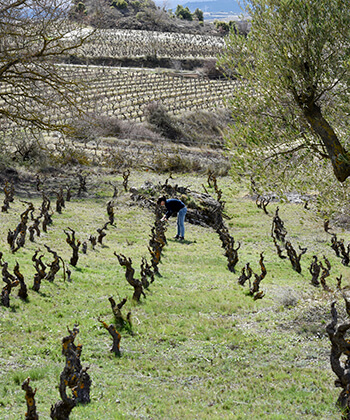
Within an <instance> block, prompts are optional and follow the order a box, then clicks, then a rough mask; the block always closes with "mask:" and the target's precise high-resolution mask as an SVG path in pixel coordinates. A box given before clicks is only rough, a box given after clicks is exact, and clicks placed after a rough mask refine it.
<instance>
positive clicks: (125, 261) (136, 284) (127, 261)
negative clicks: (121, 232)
mask: <svg viewBox="0 0 350 420" xmlns="http://www.w3.org/2000/svg"><path fill="white" fill-rule="evenodd" d="M114 255H115V256H116V257H117V258H118V261H119V264H120V265H121V266H123V267H125V268H126V271H125V277H126V280H127V282H128V283H129V284H130V285H131V286H132V287H133V288H134V294H133V296H132V298H133V299H134V300H136V301H137V302H139V301H140V297H141V295H142V296H143V297H146V295H145V292H144V291H143V286H142V283H141V281H140V280H138V279H135V278H134V273H135V270H134V269H133V267H132V260H131V258H126V257H125V256H124V255H122V254H120V255H118V254H117V253H116V252H114Z"/></svg>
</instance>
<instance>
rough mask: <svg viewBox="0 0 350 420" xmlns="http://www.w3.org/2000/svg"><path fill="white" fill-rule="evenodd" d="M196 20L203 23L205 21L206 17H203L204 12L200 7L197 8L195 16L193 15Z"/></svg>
mask: <svg viewBox="0 0 350 420" xmlns="http://www.w3.org/2000/svg"><path fill="white" fill-rule="evenodd" d="M192 16H193V17H194V18H195V19H198V20H199V21H200V22H203V21H204V16H203V11H202V10H200V9H198V7H197V9H196V10H195V11H194V12H193V15H192Z"/></svg>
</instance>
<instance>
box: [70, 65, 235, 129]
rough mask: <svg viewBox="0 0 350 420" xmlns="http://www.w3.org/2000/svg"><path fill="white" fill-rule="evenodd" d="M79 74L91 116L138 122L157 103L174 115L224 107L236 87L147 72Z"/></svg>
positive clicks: (106, 70)
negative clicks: (103, 115)
mask: <svg viewBox="0 0 350 420" xmlns="http://www.w3.org/2000/svg"><path fill="white" fill-rule="evenodd" d="M79 70H80V71H82V72H84V74H85V77H86V80H88V83H87V86H88V92H87V95H86V102H85V103H84V102H83V103H82V104H83V106H84V107H86V109H88V111H89V112H92V111H98V112H100V113H101V114H106V115H109V116H111V115H113V116H116V117H119V118H121V119H129V120H136V121H142V120H143V119H144V107H145V106H146V105H147V104H149V103H150V102H153V101H156V102H161V103H162V104H163V106H164V107H165V108H166V109H167V111H168V112H170V113H172V114H179V113H182V112H185V111H193V110H197V109H206V110H213V109H215V108H220V107H224V100H225V98H227V97H231V96H232V94H233V92H234V88H235V83H236V82H235V81H232V80H231V81H230V80H226V79H224V80H209V79H206V78H201V77H197V76H196V75H194V76H192V75H189V76H187V77H186V76H185V75H183V74H178V75H177V74H174V73H169V72H162V71H149V70H144V69H122V68H118V69H116V68H106V67H88V68H86V67H81V68H80V69H79ZM65 71H66V72H67V73H70V72H72V74H73V73H76V72H77V68H76V67H74V68H72V67H66V68H65Z"/></svg>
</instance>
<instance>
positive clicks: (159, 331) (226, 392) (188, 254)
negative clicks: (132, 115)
mask: <svg viewBox="0 0 350 420" xmlns="http://www.w3.org/2000/svg"><path fill="white" fill-rule="evenodd" d="M147 176H148V175H146V177H147ZM149 176H150V177H152V181H153V182H164V179H163V178H161V177H157V176H156V175H154V174H152V175H151V174H150V175H149ZM109 179H110V178H109ZM144 180H145V174H144V173H140V174H138V173H133V174H132V176H131V179H130V183H129V185H130V186H136V187H139V186H140V185H141V184H142V183H143V182H144ZM116 182H120V181H119V180H118V181H116ZM171 182H172V183H177V184H179V185H186V186H187V185H191V188H192V189H194V190H196V189H197V190H198V191H202V187H201V185H202V184H205V183H206V178H204V177H203V178H201V177H200V176H198V177H195V176H193V177H192V176H190V175H182V176H177V178H176V179H175V180H171ZM218 183H219V186H220V188H221V189H222V190H223V198H224V199H225V201H226V213H227V215H228V216H230V219H229V220H226V225H227V226H228V227H229V230H230V233H231V234H232V236H234V238H235V240H236V243H238V242H240V243H241V248H240V250H239V251H238V252H239V257H240V261H239V263H238V265H237V273H236V274H233V273H230V272H229V271H228V269H227V261H226V259H225V257H224V255H223V249H222V248H221V243H220V240H219V237H218V235H217V233H216V232H215V231H214V230H213V229H207V228H203V227H200V226H194V225H189V224H188V223H187V224H186V229H187V231H186V239H187V241H186V242H185V243H183V244H182V243H178V242H175V241H173V240H172V239H171V238H172V236H173V235H174V233H175V220H171V221H170V223H169V226H168V231H167V237H168V245H167V246H166V248H165V250H164V253H163V256H162V262H161V264H160V273H161V277H156V280H155V282H154V283H153V284H151V285H150V287H149V290H148V291H147V292H146V295H147V297H146V299H144V298H142V300H141V302H140V303H139V304H137V303H135V302H133V301H132V299H131V296H132V290H131V287H130V286H129V285H128V284H127V282H126V280H125V275H124V268H122V267H121V266H120V265H119V263H118V260H117V258H116V257H115V256H114V255H113V252H114V251H115V252H117V253H122V254H124V255H126V256H127V257H131V258H132V260H133V267H134V268H135V272H136V277H138V276H139V266H140V262H141V258H142V257H143V256H145V257H147V258H148V257H149V254H148V250H147V245H148V239H149V235H150V231H151V227H152V225H153V220H154V216H153V214H152V213H151V212H150V211H149V210H147V209H143V208H140V207H138V206H137V205H134V204H133V203H132V202H131V201H130V200H129V194H128V193H124V192H123V193H122V195H121V196H120V197H118V198H117V199H116V211H115V213H116V223H115V226H112V227H111V226H110V227H108V230H107V236H106V237H105V238H104V242H103V243H104V245H103V246H102V247H101V246H100V245H98V246H96V250H95V251H93V250H92V249H91V246H90V244H89V246H88V253H87V255H83V254H80V257H79V261H78V265H77V267H76V268H74V267H70V269H71V271H72V281H71V282H64V280H63V276H62V273H61V272H60V273H59V275H58V276H57V277H56V279H55V281H54V283H48V282H45V281H44V282H43V283H42V286H41V290H40V292H39V293H35V292H34V291H32V290H31V287H32V284H33V276H34V268H33V266H32V261H31V256H32V255H33V253H34V251H35V250H36V249H38V248H40V249H41V250H42V251H43V253H44V254H45V257H44V261H45V262H49V261H51V256H50V255H48V254H47V252H46V250H45V248H44V244H47V245H49V246H50V247H51V248H52V249H54V250H56V251H57V252H58V253H59V255H61V256H62V257H63V258H64V260H65V262H66V264H68V263H69V259H70V256H71V250H70V248H69V246H68V244H67V243H66V242H65V239H66V236H65V234H64V232H63V229H65V228H67V226H69V227H71V228H72V229H75V230H76V236H77V238H78V239H80V240H81V241H83V240H87V239H88V237H89V235H90V234H95V233H96V232H95V229H96V228H98V227H101V226H102V225H103V224H104V223H105V222H106V221H107V220H108V217H107V213H106V210H105V205H106V203H107V201H108V200H110V199H111V197H110V196H108V195H106V193H105V192H103V191H102V190H103V188H105V185H103V182H100V185H101V190H98V185H99V184H98V183H96V186H95V188H96V189H97V191H95V193H96V194H98V195H100V198H99V199H98V200H93V199H83V200H82V199H79V200H78V199H73V200H72V201H71V202H69V203H66V209H64V210H63V213H62V214H61V215H59V214H56V213H55V214H54V215H53V221H54V223H53V225H51V226H49V228H48V233H47V234H43V235H42V237H41V238H38V239H37V241H36V243H30V242H29V240H28V239H27V242H26V246H25V248H23V249H21V250H19V251H18V252H17V253H16V254H14V255H13V254H11V252H10V251H9V247H8V245H7V243H6V235H7V230H8V229H9V228H11V229H14V228H15V227H16V225H17V223H18V222H19V214H20V212H21V211H23V209H24V208H25V205H23V204H22V203H20V201H19V199H18V197H16V200H15V202H14V203H13V204H12V205H11V208H10V210H9V213H8V214H5V213H0V226H1V234H0V238H2V239H1V240H0V242H1V250H2V251H3V253H4V257H3V258H4V260H5V261H8V262H9V268H10V270H12V269H13V266H14V264H15V262H16V261H18V262H19V264H20V270H21V272H22V273H23V274H24V276H25V280H26V283H27V285H28V288H29V298H28V301H27V302H23V301H21V300H20V299H19V298H18V297H17V290H16V289H15V290H14V291H13V293H12V295H11V307H10V308H5V307H0V340H1V341H0V366H1V375H0V411H1V418H3V419H8V420H10V419H11V420H12V419H21V418H23V417H24V413H25V411H26V404H25V399H24V392H23V391H22V390H21V383H22V382H23V380H24V379H25V378H26V377H28V376H29V377H30V378H31V385H32V386H33V388H37V394H36V402H37V407H38V412H39V415H40V418H41V419H48V418H49V413H50V406H51V405H52V404H54V403H55V402H57V401H58V399H59V393H58V383H59V375H60V372H61V371H62V369H63V366H64V359H63V356H62V355H61V339H62V338H63V337H64V336H65V335H67V329H66V327H67V326H68V327H69V328H72V327H73V324H74V323H78V324H79V326H80V333H79V335H78V337H77V339H76V341H77V342H79V343H82V344H83V352H82V364H83V366H90V368H89V373H90V375H91V378H92V389H91V403H90V404H88V405H86V406H79V407H76V408H74V409H73V411H72V415H71V419H72V420H74V419H75V420H78V419H79V420H81V419H89V420H92V419H96V420H97V419H98V420H110V419H135V418H138V419H163V418H164V419H180V418H181V419H213V418H214V419H269V420H270V419H286V418H288V419H299V418H303V419H314V418H319V419H338V418H340V414H339V412H338V410H337V409H336V407H335V401H336V399H337V397H338V394H339V389H337V388H335V387H334V379H335V375H334V374H333V372H332V371H331V368H330V364H329V350H330V343H329V340H328V338H327V336H326V333H325V325H326V324H327V323H328V322H329V321H330V302H331V301H332V300H333V299H334V298H337V299H339V305H338V306H339V308H340V309H341V308H342V307H343V303H342V301H341V298H340V297H339V296H338V295H337V294H336V293H326V292H324V291H323V290H322V289H316V288H314V287H313V286H311V284H310V280H311V276H310V274H309V272H308V266H309V265H310V262H311V258H312V255H314V254H316V255H318V256H319V257H320V258H321V257H322V255H323V254H324V255H326V256H327V257H328V258H329V259H330V261H331V264H332V270H331V276H330V277H329V278H328V279H327V282H328V284H329V285H330V286H331V287H332V288H333V289H335V284H336V281H335V277H336V276H339V274H341V273H342V274H343V278H344V279H345V280H344V286H345V285H346V284H347V281H348V273H349V268H347V267H344V266H342V265H341V263H340V260H339V259H337V258H336V257H335V255H334V253H333V251H332V250H331V248H330V246H329V245H330V235H327V234H326V233H325V232H324V231H323V224H322V220H320V219H318V218H317V217H316V216H315V215H314V214H312V213H311V212H310V211H307V210H305V209H303V208H302V207H301V206H300V205H299V206H298V205H293V204H282V203H278V205H279V207H280V211H279V214H280V217H281V219H282V220H283V221H284V222H285V227H286V228H287V230H288V233H289V238H290V239H291V241H292V243H293V245H294V247H295V248H296V249H297V247H298V245H301V246H307V247H308V251H307V253H306V254H305V255H304V256H303V257H302V260H301V265H302V273H301V274H298V273H296V272H295V271H293V270H292V267H291V264H290V262H289V260H281V259H279V258H278V256H277V254H276V251H275V249H274V245H273V243H272V241H271V238H270V230H271V223H272V216H273V214H274V211H275V209H276V207H277V203H271V204H270V205H269V207H268V210H269V215H266V214H264V213H263V212H262V211H261V210H259V209H258V208H257V207H256V205H255V202H254V201H253V200H250V199H249V198H248V197H247V196H246V194H247V191H246V190H245V189H244V188H243V187H241V186H235V185H232V182H231V180H230V179H229V178H219V179H218ZM208 189H209V190H210V191H211V189H210V188H208ZM120 191H122V189H120ZM212 193H213V195H214V192H213V191H212ZM33 202H34V204H35V206H36V208H38V207H39V205H40V203H41V200H39V199H35V200H34V199H33ZM338 237H343V238H344V239H345V242H346V243H347V241H349V240H350V235H349V233H347V232H341V231H339V235H338ZM261 252H264V256H265V265H266V268H267V276H266V278H265V279H264V280H263V282H262V283H261V288H262V289H263V290H264V291H265V297H264V298H263V299H262V300H258V301H253V300H252V298H251V297H250V296H249V294H248V288H247V287H244V288H242V287H241V286H239V285H238V284H237V279H238V276H239V274H240V271H241V269H242V267H243V266H244V265H245V264H246V263H247V262H250V265H251V267H252V268H253V270H254V271H255V272H258V273H259V272H260V269H259V256H260V253H261ZM109 296H113V297H114V298H115V300H116V301H119V299H120V300H121V299H122V298H123V297H127V298H128V301H127V304H126V305H125V307H124V308H123V313H124V314H125V315H126V313H127V312H128V311H131V314H132V323H133V332H134V334H133V335H131V334H129V333H128V332H126V331H121V333H122V340H121V352H122V356H121V357H120V358H116V357H115V356H114V355H113V354H111V353H110V351H109V349H110V347H111V345H112V341H111V337H110V336H109V335H108V332H107V331H106V330H105V329H104V328H103V327H102V325H101V324H100V323H99V322H98V317H99V316H100V317H101V318H102V319H103V320H104V321H105V322H107V323H111V322H113V316H112V311H111V307H110V303H109V301H108V297H109Z"/></svg>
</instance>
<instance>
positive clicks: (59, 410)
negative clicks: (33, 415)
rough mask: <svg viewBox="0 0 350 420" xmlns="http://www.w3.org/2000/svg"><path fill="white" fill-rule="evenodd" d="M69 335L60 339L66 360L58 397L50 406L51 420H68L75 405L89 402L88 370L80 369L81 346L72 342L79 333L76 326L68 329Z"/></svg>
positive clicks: (89, 381)
mask: <svg viewBox="0 0 350 420" xmlns="http://www.w3.org/2000/svg"><path fill="white" fill-rule="evenodd" d="M67 329H68V332H69V335H68V336H67V337H64V338H63V339H62V354H63V356H64V357H65V358H66V362H65V367H64V369H63V371H62V373H61V375H60V385H59V391H60V397H61V401H58V402H57V403H56V404H55V405H53V406H51V414H50V416H51V418H52V419H55V420H69V416H70V413H71V411H72V410H73V408H74V407H75V406H76V405H77V403H82V404H86V403H88V402H90V387H91V379H90V377H89V375H88V373H87V369H88V368H82V366H81V363H80V356H81V352H82V346H81V345H80V344H79V345H78V346H76V345H75V344H74V340H75V338H76V336H77V334H78V333H79V329H78V326H77V325H74V328H73V330H72V331H71V330H70V329H69V328H67ZM67 387H68V388H70V389H71V390H72V396H71V397H70V396H68V394H67Z"/></svg>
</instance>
